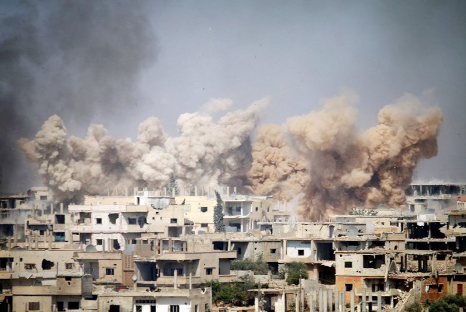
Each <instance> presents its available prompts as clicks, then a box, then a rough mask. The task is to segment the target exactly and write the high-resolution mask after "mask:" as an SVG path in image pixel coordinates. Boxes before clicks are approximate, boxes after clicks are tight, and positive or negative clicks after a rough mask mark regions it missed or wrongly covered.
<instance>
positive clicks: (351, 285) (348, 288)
mask: <svg viewBox="0 0 466 312" xmlns="http://www.w3.org/2000/svg"><path fill="white" fill-rule="evenodd" d="M345 290H346V291H352V290H353V284H345Z"/></svg>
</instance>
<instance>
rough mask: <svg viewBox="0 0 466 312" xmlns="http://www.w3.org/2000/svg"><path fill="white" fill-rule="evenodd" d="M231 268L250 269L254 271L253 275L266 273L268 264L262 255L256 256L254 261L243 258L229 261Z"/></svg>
mask: <svg viewBox="0 0 466 312" xmlns="http://www.w3.org/2000/svg"><path fill="white" fill-rule="evenodd" d="M231 269H232V270H250V271H254V274H255V275H266V274H267V273H268V272H269V266H268V265H267V262H265V261H264V259H263V258H262V255H260V256H259V257H258V259H257V260H256V261H252V260H251V259H248V258H245V259H242V260H233V261H231Z"/></svg>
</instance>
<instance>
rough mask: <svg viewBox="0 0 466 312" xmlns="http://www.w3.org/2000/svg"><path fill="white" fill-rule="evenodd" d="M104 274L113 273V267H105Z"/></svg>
mask: <svg viewBox="0 0 466 312" xmlns="http://www.w3.org/2000/svg"><path fill="white" fill-rule="evenodd" d="M105 275H115V269H114V268H106V269H105Z"/></svg>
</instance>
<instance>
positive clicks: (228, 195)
mask: <svg viewBox="0 0 466 312" xmlns="http://www.w3.org/2000/svg"><path fill="white" fill-rule="evenodd" d="M228 197H230V187H229V186H227V198H228Z"/></svg>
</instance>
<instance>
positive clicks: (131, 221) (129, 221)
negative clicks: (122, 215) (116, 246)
mask: <svg viewBox="0 0 466 312" xmlns="http://www.w3.org/2000/svg"><path fill="white" fill-rule="evenodd" d="M136 223H137V221H136V218H128V224H136Z"/></svg>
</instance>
